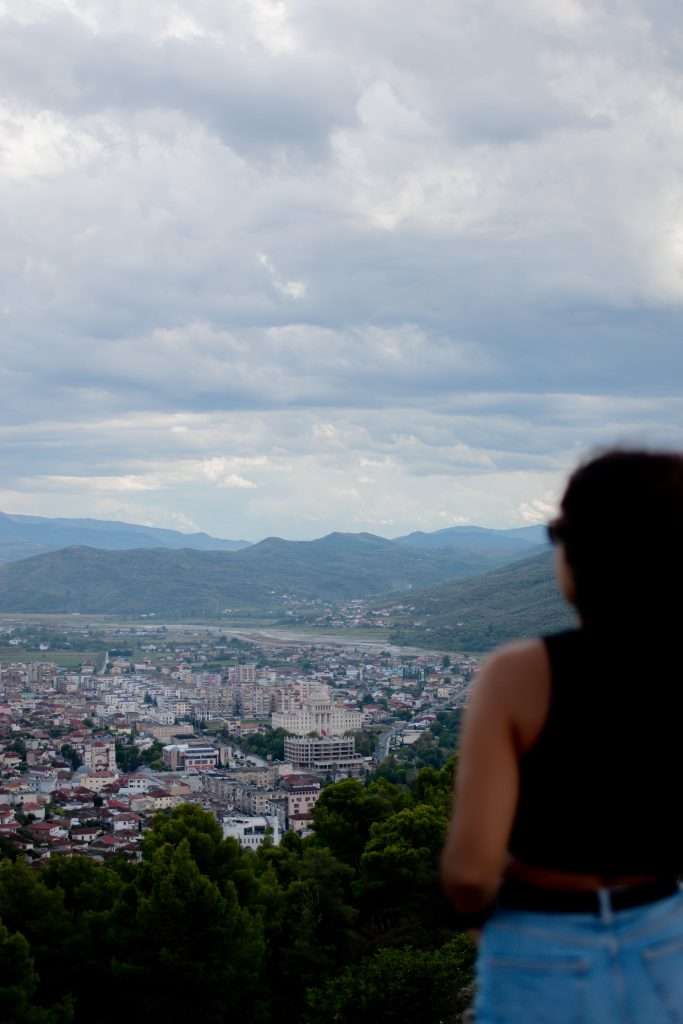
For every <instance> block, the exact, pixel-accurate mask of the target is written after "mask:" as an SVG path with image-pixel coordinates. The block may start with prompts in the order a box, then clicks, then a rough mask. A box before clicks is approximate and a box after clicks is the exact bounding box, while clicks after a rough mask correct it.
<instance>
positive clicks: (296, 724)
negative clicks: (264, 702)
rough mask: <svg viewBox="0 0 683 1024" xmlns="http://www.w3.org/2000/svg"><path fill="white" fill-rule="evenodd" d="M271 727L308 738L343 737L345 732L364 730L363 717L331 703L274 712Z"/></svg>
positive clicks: (358, 713) (322, 702)
mask: <svg viewBox="0 0 683 1024" xmlns="http://www.w3.org/2000/svg"><path fill="white" fill-rule="evenodd" d="M271 725H272V726H273V729H284V730H285V731H286V732H289V733H292V734H293V735H294V736H307V735H308V734H309V733H311V732H314V733H316V734H317V735H318V736H343V734H344V733H345V732H355V731H356V730H358V729H361V728H362V726H363V715H362V714H361V712H360V711H349V710H348V709H347V708H342V707H339V706H338V705H337V704H332V703H331V702H330V701H315V702H311V703H309V704H304V706H303V707H301V708H299V709H298V710H296V711H274V712H273V714H272V715H271Z"/></svg>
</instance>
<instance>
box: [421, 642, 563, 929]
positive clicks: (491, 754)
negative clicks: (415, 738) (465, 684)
mask: <svg viewBox="0 0 683 1024" xmlns="http://www.w3.org/2000/svg"><path fill="white" fill-rule="evenodd" d="M539 649H541V650H542V648H541V645H540V644H538V642H532V643H525V644H519V645H514V646H510V647H506V648H503V649H501V650H500V651H498V652H496V653H495V654H493V655H492V656H491V657H490V658H488V659H487V661H486V662H485V663H484V665H483V667H482V669H481V672H480V674H479V676H478V678H477V681H476V682H475V684H474V687H473V692H472V698H471V701H470V704H469V707H468V709H467V712H466V715H465V722H464V726H463V733H462V739H461V743H460V756H459V759H458V770H457V780H456V789H455V802H454V809H455V813H454V816H453V819H452V821H451V825H450V829H449V832H448V836H447V839H446V845H445V847H444V851H443V854H442V858H441V879H442V883H443V886H444V889H445V891H446V893H447V895H448V897H449V899H450V900H451V902H452V903H453V904H454V905H455V907H456V909H457V910H459V911H460V912H462V913H463V914H469V913H476V912H478V911H480V910H483V909H485V908H486V907H487V905H488V904H490V903H491V901H492V900H493V899H494V897H495V894H496V891H497V889H498V886H499V884H500V880H501V877H502V874H503V871H504V868H505V864H506V860H507V844H508V840H509V837H510V830H511V828H512V822H513V820H514V815H515V810H516V807H517V795H518V787H519V768H518V764H519V748H520V738H519V728H518V721H519V712H520V706H519V705H520V704H521V705H522V717H524V710H523V705H524V704H528V697H529V694H528V691H529V683H530V682H531V683H532V684H533V681H534V677H536V679H538V676H539V667H540V670H541V673H542V671H543V661H542V659H543V654H541V655H540V658H541V661H540V662H539ZM536 706H538V704H536Z"/></svg>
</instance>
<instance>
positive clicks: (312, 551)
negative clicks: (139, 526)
mask: <svg viewBox="0 0 683 1024" xmlns="http://www.w3.org/2000/svg"><path fill="white" fill-rule="evenodd" d="M485 568H487V560H482V559H481V558H480V557H479V556H477V555H473V554H468V553H467V552H465V553H462V552H460V551H455V550H451V549H447V548H438V549H436V550H433V551H432V550H427V551H423V550H416V549H414V548H412V547H410V546H403V545H400V544H397V543H395V542H394V541H390V540H385V539H384V538H382V537H375V536H373V535H371V534H340V533H333V534H330V535H329V536H327V537H323V538H321V539H320V540H315V541H286V540H281V539H279V538H269V539H267V540H264V541H262V542H261V543H260V544H254V545H252V546H251V547H248V548H244V549H243V550H241V551H235V552H224V551H211V552H208V551H206V552H205V551H192V550H187V549H186V550H180V551H168V550H162V549H151V550H145V549H141V550H132V551H102V550H98V549H95V548H90V547H74V548H67V549H65V550H63V551H57V552H51V553H49V554H45V555H38V556H35V557H34V558H28V559H23V560H22V561H19V562H12V563H9V564H6V565H4V566H0V611H13V612H80V613H93V614H112V615H134V614H150V613H153V614H156V615H166V616H181V617H184V616H207V617H208V616H215V615H221V614H223V613H224V612H225V611H226V609H230V610H231V611H233V612H234V611H241V610H259V611H263V612H279V613H282V611H283V607H284V606H285V605H286V604H287V602H296V601H297V600H302V601H312V600H326V601H332V602H334V601H340V600H346V599H350V598H361V597H369V596H373V595H378V594H382V593H388V592H390V591H398V592H400V591H406V590H411V589H413V588H423V587H427V586H430V585H432V584H435V583H439V582H443V581H444V580H447V579H458V578H459V579H462V578H465V577H467V576H473V575H475V574H476V573H478V572H481V571H482V570H483V569H485Z"/></svg>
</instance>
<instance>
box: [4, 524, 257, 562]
mask: <svg viewBox="0 0 683 1024" xmlns="http://www.w3.org/2000/svg"><path fill="white" fill-rule="evenodd" d="M83 545H87V546H89V547H93V548H102V549H104V550H107V551H120V550H125V549H128V548H170V549H179V548H195V549H197V550H201V551H237V550H239V549H241V548H245V547H248V542H247V541H245V540H221V539H220V538H218V537H211V536H209V534H208V533H181V532H180V531H179V530H163V529H159V528H157V527H153V526H140V525H136V524H134V523H119V522H110V521H107V520H103V519H50V518H48V517H45V516H23V515H9V514H8V513H6V512H0V562H13V561H16V560H17V559H19V558H28V557H29V556H30V555H40V554H45V553H46V552H48V551H58V550H60V549H61V548H68V547H74V546H83Z"/></svg>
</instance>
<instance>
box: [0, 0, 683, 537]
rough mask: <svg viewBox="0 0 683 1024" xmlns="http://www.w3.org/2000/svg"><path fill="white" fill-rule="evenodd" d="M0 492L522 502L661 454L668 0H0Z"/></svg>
mask: <svg viewBox="0 0 683 1024" xmlns="http://www.w3.org/2000/svg"><path fill="white" fill-rule="evenodd" d="M0 211H1V216H0V332H1V333H0V344H1V346H2V359H1V360H0V383H1V392H0V394H1V403H0V459H1V467H0V468H1V471H2V480H1V484H0V508H1V509H3V510H5V511H9V512H30V513H36V514H42V515H70V516H73V515H79V516H84V515H87V516H95V517H98V518H117V519H127V520H129V521H135V522H146V523H150V524H153V525H158V526H167V527H174V528H178V529H183V530H191V529H204V530H208V531H209V532H212V533H214V534H218V535H221V536H227V537H245V538H247V539H258V538H259V537H263V536H266V535H268V534H280V535H284V536H289V537H302V538H303V537H313V536H319V535H321V534H323V533H325V532H328V531H329V530H332V529H342V530H370V531H372V532H376V533H382V534H384V535H387V536H393V535H397V534H399V533H402V532H405V531H407V530H410V529H415V528H418V529H437V528H439V527H443V526H448V525H453V524H455V523H459V522H476V523H480V524H482V525H488V526H514V525H524V524H525V523H527V522H535V521H538V520H542V519H543V518H544V517H546V516H547V514H548V512H549V510H550V509H551V508H552V503H553V500H554V498H555V496H556V494H557V490H558V487H559V486H560V484H561V481H562V478H563V475H564V474H565V473H566V471H567V470H568V469H569V468H571V466H572V465H574V464H575V462H576V461H577V459H578V458H579V457H580V456H581V454H582V453H584V452H585V451H586V450H588V449H590V448H591V447H592V446H594V445H596V444H604V443H608V442H612V441H616V440H620V441H627V442H633V441H639V442H641V441H642V442H647V443H649V444H652V443H656V444H668V445H670V444H679V445H680V444H682V443H683V393H682V392H683V389H682V386H681V382H682V380H683V345H682V344H681V335H682V330H681V329H682V327H683V308H682V303H683V19H682V18H681V11H680V0H586V2H585V3H583V2H581V0H517V2H515V3H514V4H513V3H510V2H509V0H486V2H485V3H484V2H481V0H425V3H424V4H421V5H420V4H416V3H415V2H414V0H409V2H408V0H372V2H369V0H344V2H343V3H339V0H177V2H173V0H145V2H144V3H141V2H140V0H0Z"/></svg>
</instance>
